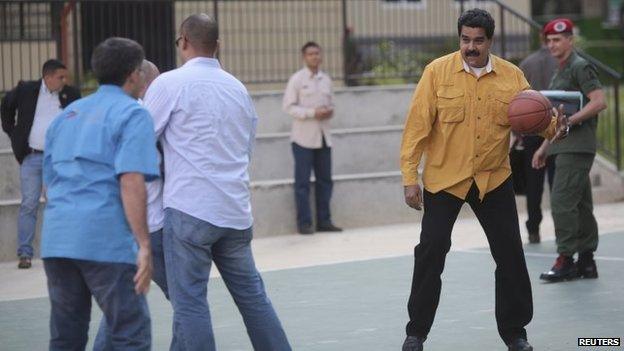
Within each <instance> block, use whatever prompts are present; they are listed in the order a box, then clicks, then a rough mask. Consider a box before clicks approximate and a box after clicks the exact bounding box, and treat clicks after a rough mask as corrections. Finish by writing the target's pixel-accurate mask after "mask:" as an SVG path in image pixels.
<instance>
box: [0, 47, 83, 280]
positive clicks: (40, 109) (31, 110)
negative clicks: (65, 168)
mask: <svg viewBox="0 0 624 351" xmlns="http://www.w3.org/2000/svg"><path fill="white" fill-rule="evenodd" d="M42 73H43V77H42V79H40V80H37V81H29V82H20V83H19V84H18V85H17V87H16V88H15V89H13V90H11V91H10V92H9V93H7V94H6V95H5V96H4V98H3V99H2V108H1V116H2V129H3V130H4V132H5V133H7V135H8V136H9V138H10V139H11V147H12V148H13V153H14V155H15V158H16V159H17V162H18V163H19V164H20V190H21V194H22V202H21V204H20V209H19V216H18V220H17V237H18V248H17V256H18V257H19V264H18V267H19V268H23V269H27V268H30V267H31V265H32V263H31V259H32V257H33V255H34V250H33V247H32V241H33V240H34V238H35V228H36V224H37V210H38V208H39V198H40V196H41V184H42V162H43V151H44V148H45V135H46V131H47V130H48V126H49V125H50V123H52V120H53V119H54V118H55V117H56V116H57V115H58V114H59V113H61V111H62V110H63V108H65V106H67V105H69V104H70V103H72V102H73V101H75V100H78V99H79V98H80V91H78V89H76V88H73V87H70V86H67V85H65V81H66V79H67V68H66V67H65V65H63V63H62V62H60V61H58V60H54V59H52V60H48V61H46V62H45V63H44V64H43V69H42Z"/></svg>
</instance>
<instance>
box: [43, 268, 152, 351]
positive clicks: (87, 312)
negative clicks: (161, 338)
mask: <svg viewBox="0 0 624 351" xmlns="http://www.w3.org/2000/svg"><path fill="white" fill-rule="evenodd" d="M43 266H44V269H45V272H46V276H47V277H48V292H49V294H50V303H51V307H52V310H51V314H50V350H51V351H52V350H54V351H56V350H84V349H85V347H86V345H87V339H88V331H89V322H90V320H91V297H92V296H93V297H94V298H95V301H96V302H97V304H98V306H99V307H100V308H101V309H102V312H104V316H105V317H106V322H107V324H108V325H109V328H110V333H111V344H112V346H113V349H115V350H150V348H151V340H152V334H151V322H150V317H149V310H148V307H147V301H146V299H145V296H144V295H137V294H136V293H135V292H134V282H133V281H132V280H133V278H134V275H135V274H136V266H135V265H132V264H126V263H104V262H95V261H84V260H75V259H68V258H46V259H44V260H43Z"/></svg>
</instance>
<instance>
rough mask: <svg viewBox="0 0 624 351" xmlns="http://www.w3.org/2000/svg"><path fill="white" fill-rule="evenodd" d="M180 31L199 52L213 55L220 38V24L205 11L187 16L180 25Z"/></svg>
mask: <svg viewBox="0 0 624 351" xmlns="http://www.w3.org/2000/svg"><path fill="white" fill-rule="evenodd" d="M180 33H181V34H182V35H183V36H184V37H185V39H186V40H187V41H188V42H189V44H190V45H191V46H192V47H193V48H194V49H195V50H196V51H197V52H198V53H202V54H207V55H210V56H211V55H213V54H214V53H215V51H216V50H217V46H218V43H217V41H218V40H219V24H218V23H217V21H215V19H214V18H212V17H210V16H208V15H207V14H205V13H200V14H195V15H191V16H189V17H187V18H186V19H185V20H184V22H182V25H181V26H180Z"/></svg>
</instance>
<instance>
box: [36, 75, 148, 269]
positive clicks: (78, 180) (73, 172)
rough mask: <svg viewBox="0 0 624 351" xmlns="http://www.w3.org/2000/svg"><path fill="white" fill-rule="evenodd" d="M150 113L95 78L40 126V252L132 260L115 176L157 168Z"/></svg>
mask: <svg viewBox="0 0 624 351" xmlns="http://www.w3.org/2000/svg"><path fill="white" fill-rule="evenodd" d="M156 153H157V150H156V140H155V136H154V127H153V123H152V118H151V116H150V114H149V113H148V112H147V110H145V109H144V108H143V107H141V106H140V105H139V104H138V103H137V101H136V100H135V99H133V98H132V97H131V96H129V95H128V94H126V93H125V92H124V91H123V90H122V89H121V88H120V87H118V86H115V85H102V86H101V87H100V88H99V89H98V90H97V92H95V93H94V94H92V95H90V96H88V97H86V98H83V99H80V100H77V101H75V102H74V103H72V104H71V105H69V106H67V108H65V110H64V111H63V112H62V113H61V114H60V115H58V116H57V117H56V118H55V119H54V121H53V122H52V124H51V125H50V127H49V128H48V131H47V133H46V144H45V154H44V160H43V181H44V184H45V186H46V188H47V197H48V203H47V205H46V208H45V214H44V220H43V230H42V239H41V256H42V257H43V258H51V257H63V258H73V259H82V260H90V261H99V262H118V263H131V264H135V263H136V252H137V245H136V241H135V239H134V236H133V234H132V232H131V230H130V226H129V224H128V222H127V221H126V216H125V213H124V209H123V204H122V201H121V190H120V183H119V177H120V176H121V175H122V174H123V173H129V172H137V173H142V174H144V175H145V178H146V181H150V180H153V179H156V178H157V177H158V174H159V170H158V162H157V158H156V157H157V156H156Z"/></svg>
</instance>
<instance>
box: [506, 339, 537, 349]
mask: <svg viewBox="0 0 624 351" xmlns="http://www.w3.org/2000/svg"><path fill="white" fill-rule="evenodd" d="M507 346H508V347H509V348H508V350H509V351H533V346H531V344H529V342H528V341H526V340H524V339H522V338H518V339H516V340H514V341H513V342H512V343H511V344H509V345H507Z"/></svg>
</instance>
